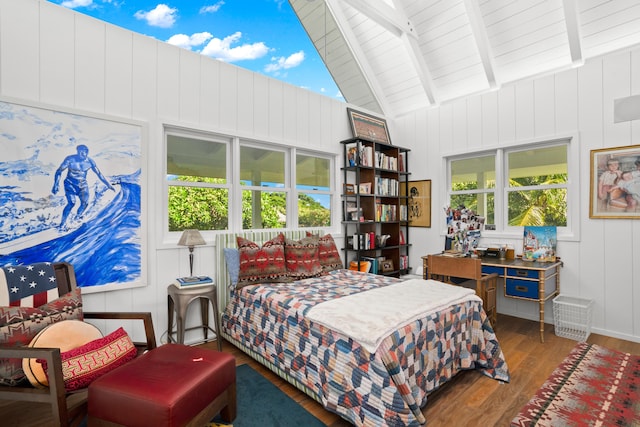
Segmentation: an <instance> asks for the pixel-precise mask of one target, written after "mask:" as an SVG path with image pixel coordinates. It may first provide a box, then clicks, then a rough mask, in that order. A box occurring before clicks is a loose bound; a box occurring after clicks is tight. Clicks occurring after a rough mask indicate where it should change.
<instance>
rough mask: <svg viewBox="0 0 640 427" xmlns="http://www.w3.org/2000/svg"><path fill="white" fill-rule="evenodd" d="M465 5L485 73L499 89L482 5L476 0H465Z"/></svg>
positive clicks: (491, 84)
mask: <svg viewBox="0 0 640 427" xmlns="http://www.w3.org/2000/svg"><path fill="white" fill-rule="evenodd" d="M464 6H465V8H466V10H467V16H468V18H469V24H470V25H471V32H472V33H473V39H474V40H475V42H476V47H477V48H478V53H479V54H480V60H481V61H482V66H483V67H484V73H485V75H486V77H487V82H488V83H489V87H490V88H491V89H497V88H498V87H500V84H499V83H498V79H497V77H496V73H495V70H496V65H495V61H494V55H493V51H492V50H491V45H490V44H489V36H488V35H487V26H486V25H485V23H484V19H482V13H481V12H480V6H479V5H478V2H477V1H476V0H464Z"/></svg>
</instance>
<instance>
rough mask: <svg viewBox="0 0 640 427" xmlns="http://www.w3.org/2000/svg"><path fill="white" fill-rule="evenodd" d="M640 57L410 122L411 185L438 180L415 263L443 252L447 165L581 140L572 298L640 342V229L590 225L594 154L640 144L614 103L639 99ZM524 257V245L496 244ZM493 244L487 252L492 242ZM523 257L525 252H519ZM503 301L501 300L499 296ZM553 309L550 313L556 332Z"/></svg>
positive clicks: (403, 124)
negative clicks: (488, 152)
mask: <svg viewBox="0 0 640 427" xmlns="http://www.w3.org/2000/svg"><path fill="white" fill-rule="evenodd" d="M639 70H640V48H638V49H635V50H631V51H624V52H619V53H616V54H610V55H608V56H606V57H603V58H598V59H593V60H589V61H587V63H586V64H585V65H584V66H583V67H581V68H578V69H572V70H569V71H564V72H560V73H557V74H553V75H548V76H544V77H540V78H537V79H535V80H531V81H523V82H519V83H515V84H512V85H509V86H505V87H503V88H502V89H500V90H499V91H495V92H491V93H488V94H483V95H479V96H475V97H469V98H465V99H461V100H458V101H455V102H452V103H447V104H444V105H442V106H440V107H439V108H432V109H424V110H421V111H418V112H415V113H413V114H409V115H405V116H404V117H402V118H401V119H399V120H398V121H397V122H396V127H397V131H396V135H395V138H394V139H395V140H396V141H415V143H414V145H413V146H412V152H411V154H412V155H411V161H410V170H411V171H412V179H432V180H434V191H433V195H432V206H433V208H432V218H433V222H432V224H434V226H433V227H432V228H430V229H412V232H411V242H412V244H413V247H412V249H411V259H412V260H413V261H412V262H413V264H414V265H415V262H416V261H415V260H416V259H418V257H419V256H421V255H423V254H426V253H434V252H438V251H440V250H441V248H442V242H443V240H444V237H443V236H442V235H441V234H440V233H441V231H442V227H441V226H439V225H441V224H444V217H443V209H442V207H443V206H444V195H443V190H442V189H441V187H442V184H443V182H444V179H445V174H446V169H445V163H444V162H443V160H442V156H444V155H447V154H452V153H461V152H465V151H478V150H481V149H483V148H495V147H496V146H504V145H508V144H512V143H514V142H518V141H526V140H535V139H540V140H545V139H553V138H554V137H556V136H562V135H567V134H571V135H574V136H575V137H576V140H575V142H574V144H578V150H577V151H576V152H577V153H578V154H577V156H578V157H579V158H578V159H577V160H578V161H579V173H578V176H577V178H576V179H577V180H578V182H579V192H580V203H579V206H569V209H579V224H578V225H579V228H580V238H579V240H577V241H560V242H559V244H558V253H559V255H560V256H561V257H562V260H563V261H564V268H563V269H562V273H561V282H562V283H561V285H562V286H561V287H562V291H563V293H567V294H570V295H574V296H580V297H584V298H590V299H594V300H595V308H594V315H593V323H592V324H593V331H594V332H596V333H601V334H604V335H610V336H616V337H621V338H625V339H629V340H633V341H640V261H639V260H640V221H637V220H628V219H627V220H625V219H590V218H589V179H590V178H589V167H590V165H589V164H590V150H593V149H599V148H605V147H616V146H625V145H639V144H640V121H639V120H635V121H631V122H624V123H617V124H614V122H613V100H614V99H616V98H621V97H626V96H630V95H637V94H639V93H640V73H639V72H638V71H639ZM493 241H499V242H500V241H503V242H504V243H513V244H514V245H515V246H516V248H518V247H521V244H522V239H513V240H508V239H491V242H493ZM487 243H488V242H487ZM520 251H521V249H520ZM499 294H502V291H499ZM552 308H553V306H552V304H551V303H547V304H546V307H545V314H546V321H547V322H551V323H552V322H553V317H552ZM498 311H499V312H500V313H506V314H510V315H514V316H519V317H524V318H529V319H532V320H537V319H538V304H536V303H530V302H523V301H520V300H513V299H507V298H504V297H503V296H502V295H500V297H499V300H498Z"/></svg>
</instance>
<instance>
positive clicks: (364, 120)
mask: <svg viewBox="0 0 640 427" xmlns="http://www.w3.org/2000/svg"><path fill="white" fill-rule="evenodd" d="M347 114H348V115H349V121H350V122H351V130H352V131H353V137H354V138H362V139H366V140H367V141H373V142H382V143H385V144H391V138H389V130H388V129H387V121H386V120H384V119H381V118H379V117H375V116H372V115H370V114H366V113H362V112H360V111H356V110H354V109H352V108H347Z"/></svg>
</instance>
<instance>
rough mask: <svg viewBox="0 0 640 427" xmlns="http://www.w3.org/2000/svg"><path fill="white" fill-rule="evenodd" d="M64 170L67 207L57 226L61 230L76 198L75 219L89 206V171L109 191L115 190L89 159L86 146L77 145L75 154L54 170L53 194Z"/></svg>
mask: <svg viewBox="0 0 640 427" xmlns="http://www.w3.org/2000/svg"><path fill="white" fill-rule="evenodd" d="M65 169H67V176H66V178H65V179H64V192H65V196H66V198H67V205H66V206H65V207H64V210H63V211H62V219H61V220H60V226H59V229H61V230H64V229H65V228H66V222H67V218H68V217H69V214H70V213H71V210H72V209H73V207H74V206H75V204H76V197H77V198H78V199H80V207H79V208H78V212H77V213H76V216H77V218H82V214H83V213H84V211H85V210H86V209H87V207H88V206H89V184H88V183H87V172H88V171H89V170H92V171H93V172H94V173H95V174H96V175H97V176H98V178H99V179H100V181H102V182H103V183H104V185H106V186H107V188H108V189H109V190H113V191H115V188H113V186H112V185H111V183H110V182H109V181H107V179H106V178H105V177H104V176H103V175H102V172H100V170H99V169H98V166H96V162H94V161H93V159H91V158H90V157H89V148H88V147H87V146H86V145H78V147H77V153H76V154H72V155H70V156H67V157H66V158H65V159H64V160H63V161H62V163H61V164H60V167H59V168H58V170H56V175H55V179H54V182H53V189H52V190H51V192H52V193H53V194H56V193H57V192H58V186H59V183H60V176H61V175H62V172H63V171H64V170H65Z"/></svg>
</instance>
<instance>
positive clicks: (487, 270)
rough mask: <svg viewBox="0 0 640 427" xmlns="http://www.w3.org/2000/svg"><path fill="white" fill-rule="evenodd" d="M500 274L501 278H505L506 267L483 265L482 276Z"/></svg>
mask: <svg viewBox="0 0 640 427" xmlns="http://www.w3.org/2000/svg"><path fill="white" fill-rule="evenodd" d="M493 273H498V275H500V276H504V267H494V266H493V265H483V266H482V274H493Z"/></svg>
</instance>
